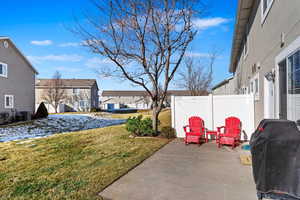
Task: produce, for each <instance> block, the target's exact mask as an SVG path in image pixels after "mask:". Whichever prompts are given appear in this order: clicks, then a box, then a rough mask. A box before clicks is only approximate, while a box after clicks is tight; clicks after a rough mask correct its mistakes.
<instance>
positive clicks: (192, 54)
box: [185, 51, 210, 58]
mask: <svg viewBox="0 0 300 200" xmlns="http://www.w3.org/2000/svg"><path fill="white" fill-rule="evenodd" d="M185 56H187V57H193V58H208V57H209V56H210V55H209V54H208V53H199V52H192V51H187V52H186V53H185Z"/></svg>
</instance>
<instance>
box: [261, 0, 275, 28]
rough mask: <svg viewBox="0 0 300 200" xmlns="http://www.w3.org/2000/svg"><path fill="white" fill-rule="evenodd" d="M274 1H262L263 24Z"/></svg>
mask: <svg viewBox="0 0 300 200" xmlns="http://www.w3.org/2000/svg"><path fill="white" fill-rule="evenodd" d="M273 2H274V0H261V23H262V24H263V23H264V21H265V19H266V17H267V15H268V13H269V11H270V9H271V7H272V4H273Z"/></svg>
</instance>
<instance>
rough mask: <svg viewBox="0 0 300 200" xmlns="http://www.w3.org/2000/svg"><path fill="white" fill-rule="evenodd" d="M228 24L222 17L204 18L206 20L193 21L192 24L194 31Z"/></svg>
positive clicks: (227, 20)
mask: <svg viewBox="0 0 300 200" xmlns="http://www.w3.org/2000/svg"><path fill="white" fill-rule="evenodd" d="M227 22H229V19H226V18H222V17H214V18H206V19H194V20H193V24H194V26H195V28H196V29H199V30H205V29H208V28H211V27H217V26H220V25H222V24H225V23H227Z"/></svg>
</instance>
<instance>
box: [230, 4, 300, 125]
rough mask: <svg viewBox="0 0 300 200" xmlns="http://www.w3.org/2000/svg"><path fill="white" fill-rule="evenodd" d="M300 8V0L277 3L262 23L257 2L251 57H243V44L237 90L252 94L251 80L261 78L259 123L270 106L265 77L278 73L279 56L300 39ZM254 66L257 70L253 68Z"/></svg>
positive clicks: (250, 39) (250, 37)
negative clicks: (277, 58) (266, 101)
mask: <svg viewBox="0 0 300 200" xmlns="http://www.w3.org/2000/svg"><path fill="white" fill-rule="evenodd" d="M299 8H300V1H299V0H289V1H280V0H274V1H273V4H272V7H271V9H270V10H269V13H268V15H267V17H266V18H265V21H264V22H263V23H262V16H261V12H262V11H261V1H259V0H256V1H254V5H253V8H252V13H251V15H250V18H249V23H248V24H249V29H248V30H249V32H248V54H247V55H246V56H245V55H244V54H243V49H244V45H242V46H241V48H240V57H239V62H238V63H237V64H236V71H235V88H236V91H239V92H238V93H242V92H241V89H242V88H243V87H244V88H247V93H250V92H249V88H250V81H251V80H252V78H253V77H255V76H257V77H258V80H259V84H258V85H259V94H257V98H256V102H255V122H256V124H258V123H259V121H260V120H262V119H263V118H264V106H267V105H264V89H265V88H264V79H265V78H264V76H265V75H266V74H267V73H268V72H271V71H276V66H277V63H275V58H276V56H278V55H279V54H280V52H281V51H283V50H284V49H285V47H287V46H288V45H289V44H290V43H292V42H293V41H295V40H296V39H297V37H299V36H300V12H299ZM282 34H284V44H283V45H282V43H281V36H282ZM255 64H256V67H254V66H255ZM254 68H256V72H253V69H254ZM277 75H278V74H277ZM276 84H278V83H275V85H276ZM274 92H275V96H278V94H277V93H278V91H277V90H276V89H275V91H274ZM278 103H279V102H278V99H275V104H278ZM275 107H276V106H275ZM277 107H278V106H277ZM277 112H278V110H277ZM274 117H276V116H274Z"/></svg>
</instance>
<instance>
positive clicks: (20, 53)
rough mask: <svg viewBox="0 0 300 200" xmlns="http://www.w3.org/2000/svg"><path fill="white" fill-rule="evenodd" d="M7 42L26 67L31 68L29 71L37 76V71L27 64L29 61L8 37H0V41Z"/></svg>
mask: <svg viewBox="0 0 300 200" xmlns="http://www.w3.org/2000/svg"><path fill="white" fill-rule="evenodd" d="M4 40H7V41H8V42H9V43H10V45H11V46H12V47H13V48H14V49H15V50H16V52H17V53H18V54H19V55H20V56H21V58H22V59H23V60H24V61H25V62H26V63H27V64H28V66H29V67H30V68H31V70H32V71H33V72H34V73H35V74H38V71H37V70H36V69H35V68H34V67H33V66H32V64H31V63H30V62H29V60H28V59H27V58H26V57H25V56H24V54H23V53H22V52H21V51H20V49H18V48H17V47H16V45H15V44H14V43H13V41H12V40H11V39H10V38H9V37H2V36H0V41H4Z"/></svg>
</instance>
